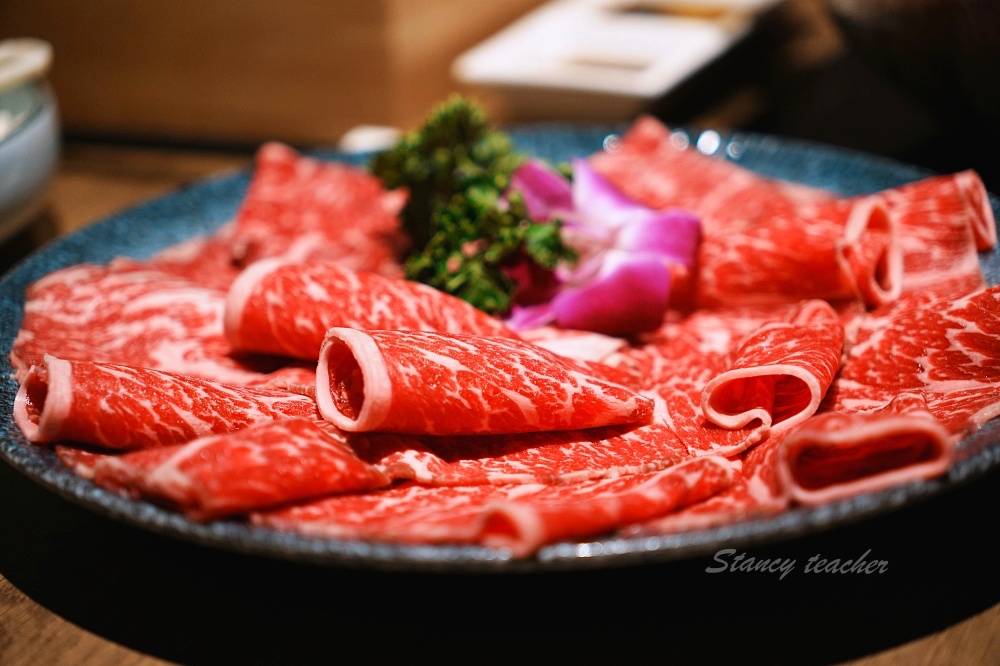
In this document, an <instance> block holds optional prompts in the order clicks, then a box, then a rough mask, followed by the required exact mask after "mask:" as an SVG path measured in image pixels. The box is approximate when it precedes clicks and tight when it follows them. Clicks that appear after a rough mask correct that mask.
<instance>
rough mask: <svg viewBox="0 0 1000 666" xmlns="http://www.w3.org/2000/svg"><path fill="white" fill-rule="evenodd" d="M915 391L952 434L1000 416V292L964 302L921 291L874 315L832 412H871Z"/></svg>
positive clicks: (838, 384) (835, 393)
mask: <svg viewBox="0 0 1000 666" xmlns="http://www.w3.org/2000/svg"><path fill="white" fill-rule="evenodd" d="M910 392H913V393H918V394H920V395H922V396H923V398H924V399H925V400H926V402H927V409H928V410H929V411H930V412H931V414H933V415H934V417H935V418H936V419H937V420H938V421H939V422H940V423H941V424H942V425H943V426H944V427H945V428H947V429H948V431H949V432H952V433H962V432H966V431H968V430H970V429H973V428H976V427H978V426H979V425H982V424H983V423H984V422H985V421H986V420H988V419H990V418H993V417H994V416H997V415H998V413H1000V287H989V288H986V289H981V290H979V291H976V292H973V293H971V294H968V295H966V296H964V297H961V298H958V299H954V298H952V297H946V298H939V297H936V296H935V295H934V294H933V293H931V292H926V293H925V292H917V293H914V294H909V295H907V296H906V297H905V298H903V299H901V300H900V301H899V302H898V303H896V304H894V305H893V306H892V307H887V308H885V309H883V310H881V311H879V312H876V313H873V314H872V316H871V317H869V318H868V319H866V320H865V321H864V322H862V324H861V325H860V326H859V328H858V336H857V340H856V342H855V343H854V345H853V346H852V347H851V349H850V351H849V353H848V354H847V355H846V357H845V361H844V365H843V368H842V369H841V371H840V375H839V376H838V378H837V380H836V381H835V382H834V385H833V386H832V387H831V391H830V396H829V400H828V401H827V402H828V404H826V405H824V407H825V408H826V409H828V410H831V411H849V412H853V411H861V410H870V409H873V408H875V407H878V406H883V405H886V404H888V402H889V401H890V400H891V399H892V398H893V397H895V396H896V395H898V394H900V393H910Z"/></svg>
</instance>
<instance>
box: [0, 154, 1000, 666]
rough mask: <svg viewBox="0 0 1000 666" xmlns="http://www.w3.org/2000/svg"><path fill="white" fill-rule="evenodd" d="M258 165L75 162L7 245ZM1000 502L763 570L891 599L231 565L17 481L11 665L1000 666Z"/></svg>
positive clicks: (643, 576)
mask: <svg viewBox="0 0 1000 666" xmlns="http://www.w3.org/2000/svg"><path fill="white" fill-rule="evenodd" d="M251 162H252V154H251V153H250V152H240V151H234V152H225V151H212V150H188V149H180V148H163V147H143V146H136V145H114V144H108V143H86V142H73V141H69V142H67V143H66V145H65V146H64V150H63V155H62V161H61V166H60V168H59V172H58V175H57V177H56V180H55V183H54V185H53V187H52V190H51V197H50V205H49V208H48V210H47V212H46V213H44V214H43V215H41V216H40V217H39V218H38V219H37V220H36V221H35V222H34V223H33V224H32V225H30V226H29V227H28V228H27V229H26V230H25V231H24V232H22V233H20V234H19V235H18V236H17V237H16V238H15V239H13V240H12V241H10V242H8V244H6V245H5V246H4V248H3V249H4V253H5V254H4V261H5V263H7V262H11V260H15V261H16V259H17V256H19V255H21V254H23V253H26V252H30V251H32V250H33V248H34V247H37V246H38V244H41V243H44V242H47V241H48V240H49V239H51V238H53V237H55V236H59V235H62V234H67V233H71V232H73V231H74V230H76V229H79V228H80V227H82V226H84V225H86V224H88V223H91V222H93V221H95V220H98V219H100V218H102V217H104V216H106V215H109V214H112V213H115V212H116V211H119V210H121V209H123V208H125V207H128V206H131V205H134V204H138V203H140V202H142V201H145V200H147V199H149V198H151V197H157V196H160V195H164V194H168V193H169V192H171V191H173V190H174V189H175V188H178V187H181V186H183V185H185V184H187V183H190V182H192V181H195V180H197V179H198V178H200V177H203V176H208V175H217V174H219V173H221V172H225V171H228V170H234V169H241V168H247V167H248V166H249V165H250V164H251ZM5 269H6V266H5ZM998 481H1000V478H997V475H996V474H992V477H989V478H986V479H980V480H978V481H976V482H974V483H972V484H971V485H969V486H968V487H963V488H960V489H958V490H956V491H953V492H951V493H949V494H948V495H947V496H946V497H944V498H940V499H935V500H933V501H931V502H926V503H925V506H923V505H922V506H917V507H911V508H908V509H905V510H903V511H901V512H897V513H895V514H892V515H889V516H886V517H883V518H881V519H877V520H873V521H865V522H864V523H863V524H861V525H858V526H853V527H851V526H849V527H846V528H841V529H838V530H834V531H833V532H831V533H829V534H821V535H815V536H813V537H807V538H804V539H800V540H795V541H792V542H789V543H783V544H776V545H771V546H769V547H767V548H761V549H754V550H753V551H752V553H753V554H754V555H757V556H759V557H767V556H771V557H779V556H780V557H783V558H784V557H796V558H798V559H799V562H800V563H802V562H804V561H805V560H807V559H808V557H809V556H811V555H812V554H815V553H821V552H825V553H838V554H845V555H846V554H851V555H852V556H856V555H858V554H860V553H862V552H864V551H865V550H870V551H871V552H872V555H871V556H870V557H876V556H880V557H882V558H884V559H887V560H889V561H890V563H891V575H887V576H885V577H883V578H882V579H879V580H873V579H868V580H863V581H859V580H837V581H820V580H818V579H817V580H809V579H808V578H803V577H797V578H795V579H791V578H790V579H785V580H778V579H776V578H775V577H773V576H769V577H768V579H767V580H764V579H763V578H761V577H760V576H757V577H756V578H754V577H753V575H749V576H747V575H744V576H742V577H741V576H740V575H739V574H735V573H734V574H732V575H729V576H709V575H707V574H706V573H705V568H706V567H708V566H710V565H711V564H712V560H711V558H710V557H708V556H706V557H704V558H695V560H694V561H687V562H677V563H665V564H659V565H641V566H635V567H625V568H623V569H620V570H611V571H601V570H596V571H575V572H554V573H549V574H544V575H523V574H519V575H515V576H508V575H496V574H486V575H459V576H455V575H446V574H437V573H424V574H408V573H405V572H391V571H390V572H378V571H354V570H338V569H337V568H336V567H323V566H317V565H307V564H296V563H289V562H277V561H270V560H267V559H263V558H257V557H251V556H245V555H239V554H235V553H228V552H217V551H215V550H212V549H209V548H205V547H203V546H198V545H195V544H188V543H184V542H180V541H176V540H172V539H169V538H167V537H162V536H158V535H154V534H151V533H146V532H144V531H142V530H139V529H135V528H132V527H129V526H126V525H122V524H117V523H116V522H114V521H112V520H111V519H108V518H105V517H103V516H98V515H96V514H94V513H92V512H90V511H88V510H86V509H83V508H81V507H78V506H75V505H73V504H72V503H71V502H68V501H66V500H64V499H62V498H60V497H57V496H56V495H54V494H52V493H50V492H48V491H46V490H44V489H43V488H41V487H40V486H38V485H37V484H35V483H34V482H33V481H31V480H30V479H27V478H26V477H24V476H22V475H21V474H20V473H18V472H17V471H15V470H13V469H12V468H11V467H10V466H9V465H6V464H0V507H2V510H0V663H3V664H5V665H8V664H9V665H11V666H15V665H22V664H24V665H27V664H107V663H116V664H154V663H164V662H167V663H185V664H192V663H219V662H220V661H222V662H227V661H229V660H235V661H236V662H238V663H313V662H319V661H328V660H330V659H333V658H336V656H337V655H338V654H341V655H342V654H343V652H344V651H345V650H346V651H348V652H350V653H352V654H357V651H358V650H364V651H365V652H366V653H367V654H370V655H373V656H374V655H381V656H382V657H384V658H385V659H387V660H389V662H392V661H401V660H402V659H405V658H407V655H409V656H411V657H412V656H413V655H420V654H423V655H424V656H434V657H435V658H436V659H439V660H440V661H442V662H447V661H449V659H454V660H456V661H460V660H463V659H468V660H469V661H475V662H479V663H499V661H501V660H503V658H505V657H506V658H509V657H510V655H512V654H513V655H516V654H518V653H522V651H524V652H526V653H534V654H553V655H557V656H561V657H565V658H567V659H568V658H572V657H577V658H582V657H584V656H586V657H595V656H596V657H598V658H607V659H616V661H619V662H620V663H625V660H626V659H629V658H632V657H634V658H635V660H637V661H639V660H648V659H656V660H657V661H660V660H668V659H671V658H673V659H681V660H691V659H698V660H699V661H700V662H702V663H712V662H714V661H715V657H718V658H719V659H720V660H728V659H740V658H741V657H744V658H747V660H749V661H753V659H752V658H751V657H753V656H754V655H755V654H759V655H760V656H763V657H765V658H766V661H767V662H768V663H775V664H778V663H796V664H808V663H852V664H865V665H872V666H874V665H879V666H882V665H888V664H907V665H911V664H940V663H962V664H995V663H1000V585H998V581H1000V578H998V574H997V568H996V567H995V565H994V564H993V563H992V558H991V557H989V555H988V553H990V552H992V550H991V548H992V534H993V532H994V531H995V518H994V517H993V516H992V513H993V512H994V510H995V508H996V507H997V506H998V505H1000V503H998V496H1000V492H998V490H1000V483H998ZM719 641H721V643H720V642H719ZM472 655H477V656H475V657H473V656H472ZM647 663H648V661H647Z"/></svg>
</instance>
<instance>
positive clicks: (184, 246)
mask: <svg viewBox="0 0 1000 666" xmlns="http://www.w3.org/2000/svg"><path fill="white" fill-rule="evenodd" d="M229 228H230V227H228V226H226V227H223V228H222V229H220V230H219V232H217V233H216V234H213V235H210V236H195V237H194V238H191V239H190V240H187V241H184V242H183V243H178V244H177V245H172V246H170V247H168V248H166V249H165V250H163V251H161V252H158V253H157V254H155V255H153V256H152V257H151V258H150V259H148V260H146V262H145V263H146V265H147V266H149V267H150V268H152V269H155V270H158V271H163V272H164V273H169V274H171V275H176V276H178V277H182V278H184V279H187V280H190V281H191V282H195V283H197V284H200V285H203V286H205V287H211V288H212V289H221V290H223V291H225V290H227V289H229V286H230V285H231V284H232V283H233V280H235V279H236V276H237V275H239V274H240V268H239V266H237V265H236V263H235V262H234V261H233V258H232V241H231V240H230V239H229V234H228V233H227V231H228V229H229Z"/></svg>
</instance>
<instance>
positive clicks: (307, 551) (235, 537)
mask: <svg viewBox="0 0 1000 666" xmlns="http://www.w3.org/2000/svg"><path fill="white" fill-rule="evenodd" d="M625 128H626V125H624V124H607V123H606V124H597V123H562V122H539V123H525V124H520V125H514V126H510V127H507V128H505V129H507V130H508V131H509V133H510V135H511V136H512V138H513V139H514V141H515V145H517V146H518V147H519V148H520V149H524V148H529V149H530V148H531V147H532V146H533V144H535V143H537V142H539V141H553V140H555V141H556V142H557V143H561V144H565V145H571V146H572V147H573V148H575V149H579V148H580V147H581V146H583V145H588V144H589V143H591V142H593V143H595V144H596V145H594V146H592V148H593V149H594V150H596V149H597V148H600V147H601V146H602V145H603V142H604V140H605V139H606V138H607V137H609V136H612V135H619V134H620V133H621V132H622V131H624V129H625ZM673 131H675V132H680V133H683V134H685V135H686V136H687V137H688V139H689V140H690V142H691V145H692V146H694V145H695V144H696V143H697V137H700V136H701V135H702V134H703V133H704V132H716V134H717V135H718V136H719V137H720V138H721V139H722V143H721V144H720V145H721V147H722V150H723V153H724V154H725V158H726V159H731V160H733V161H735V162H737V163H741V164H743V165H744V166H747V164H746V162H745V160H746V159H747V155H748V154H749V155H751V156H756V157H762V156H764V155H765V154H772V155H773V153H777V152H782V153H785V154H786V155H787V154H788V153H789V152H790V151H791V152H799V153H802V154H803V155H808V157H809V158H810V159H814V158H815V157H817V156H821V157H822V160H821V161H824V162H830V163H831V164H836V163H841V164H843V163H847V164H855V163H858V162H862V163H864V166H865V168H866V169H868V170H872V169H874V170H875V171H876V172H884V173H885V174H887V177H888V178H889V179H890V180H893V179H895V180H899V181H900V184H901V183H902V182H908V181H911V180H914V179H917V178H922V177H926V176H929V175H933V173H934V172H932V171H930V170H927V169H923V168H921V167H917V166H914V165H911V164H907V163H904V162H900V161H897V160H894V159H892V158H887V157H883V156H877V155H872V154H869V153H866V152H863V151H858V150H853V149H849V148H842V147H837V146H831V145H827V144H822V143H817V142H813V141H809V140H804V139H791V138H786V137H781V136H777V135H772V134H763V133H756V132H748V131H740V130H734V131H725V132H718V131H716V130H711V129H708V130H692V129H687V128H684V127H679V128H676V129H674V130H673ZM737 145H739V146H742V149H741V150H739V151H735V154H731V153H733V151H731V150H730V149H731V148H732V147H733V146H737ZM754 151H757V152H756V153H755V152H754ZM528 152H535V153H536V154H537V153H538V147H537V146H535V147H534V151H532V150H528ZM549 152H550V151H549V150H545V149H544V148H543V150H542V151H541V153H542V154H543V156H547V157H549V158H550V159H554V160H559V159H561V158H560V157H558V156H556V157H552V156H551V154H546V153H549ZM557 152H558V151H557ZM570 152H571V153H572V154H577V153H579V152H582V151H580V150H576V151H575V152H573V151H572V150H571V151H570ZM714 152H718V151H714ZM305 154H308V155H311V156H314V157H317V158H320V159H329V160H337V161H342V162H345V163H348V164H354V165H362V164H365V163H366V162H367V160H368V159H369V158H370V157H371V155H372V154H373V153H370V152H368V153H343V152H339V151H336V150H323V149H319V150H313V151H306V152H305ZM567 156H568V155H567ZM252 168H253V167H252V166H250V167H247V168H245V169H241V170H238V171H236V172H226V173H223V174H219V175H216V176H210V177H208V178H202V179H198V180H195V181H193V182H191V183H189V184H187V185H184V186H182V187H179V188H176V189H174V190H172V191H170V192H168V193H166V194H164V195H161V196H158V197H154V198H151V199H147V200H145V201H143V202H140V203H138V204H135V205H133V206H131V207H128V208H125V209H122V210H120V211H118V212H116V213H113V214H111V215H108V216H106V217H104V218H101V219H99V220H97V221H95V222H94V223H93V224H91V225H88V226H87V227H85V228H83V229H80V230H77V231H75V232H73V233H71V234H67V235H65V236H62V237H60V238H57V239H55V240H53V241H51V242H50V243H48V244H46V245H45V246H43V247H42V248H40V249H38V250H36V251H35V252H33V253H32V254H30V255H28V256H27V257H25V258H24V259H22V260H21V261H20V262H18V263H17V264H15V265H14V266H13V267H11V268H10V269H9V270H8V271H7V273H6V274H5V275H3V276H2V277H0V370H2V371H4V372H5V373H6V374H9V373H10V372H11V371H12V366H11V364H10V360H9V352H10V348H11V344H12V343H13V339H14V335H16V332H17V331H18V330H19V329H20V323H21V317H22V316H23V305H24V302H23V300H24V299H23V288H24V287H26V286H27V285H28V284H30V283H31V282H33V281H34V280H36V279H38V278H40V277H41V276H43V275H45V274H47V273H49V272H51V271H52V270H55V269H56V268H59V267H64V266H69V265H73V264H75V263H79V261H76V260H75V259H74V257H75V255H76V254H77V253H83V254H87V251H88V250H89V249H90V248H89V243H90V241H92V240H93V238H92V237H98V238H97V239H99V237H100V236H101V235H102V234H114V233H115V232H118V231H127V228H128V225H129V224H130V223H131V222H132V221H133V218H135V217H143V216H144V215H146V214H152V213H153V211H154V210H158V207H159V208H162V207H164V206H166V207H167V208H169V207H170V206H171V205H172V204H176V203H178V202H180V203H182V204H183V203H186V200H184V197H188V198H192V197H193V198H194V199H198V198H199V197H208V198H209V200H211V196H212V194H213V193H216V194H217V192H215V191H216V190H221V191H222V192H223V193H225V194H228V195H230V196H231V195H232V194H233V193H238V192H240V191H241V190H243V189H245V187H246V185H247V184H248V183H249V178H250V175H251V173H252ZM750 168H753V167H752V166H751V167H750ZM754 170H758V169H754ZM765 175H767V173H765ZM785 178H786V179H788V180H798V179H792V178H787V176H786V177H785ZM813 178H815V176H813V177H812V178H810V177H807V178H806V181H809V180H812V179H813ZM799 182H802V181H799ZM873 187H874V186H873ZM877 189H882V187H876V188H875V189H872V190H869V191H877ZM835 191H836V190H835ZM859 193H860V192H859ZM988 196H989V202H990V205H991V206H992V208H993V210H994V214H995V215H998V217H1000V214H998V213H1000V199H998V198H997V197H996V196H995V195H994V194H993V193H992V192H990V193H988ZM219 203H221V204H224V205H222V206H221V207H219V208H218V209H217V210H216V209H215V208H213V209H212V213H213V214H211V215H209V216H208V218H207V219H205V220H203V221H202V222H200V223H201V224H204V225H205V226H206V229H205V231H206V232H207V231H211V230H212V229H214V228H217V226H218V225H221V224H222V223H223V222H224V221H226V219H227V217H226V215H225V212H226V211H227V210H229V211H232V210H235V205H238V203H239V199H238V198H237V199H236V200H235V201H226V200H222V201H216V202H215V204H219ZM227 204H228V208H227ZM168 212H169V211H168ZM203 212H204V211H203ZM186 237H188V236H186ZM164 238H165V239H166V240H170V236H169V235H167V236H165V237H164ZM129 239H130V237H128V236H127V237H126V238H125V239H124V240H123V241H121V242H122V243H124V244H125V245H129V244H130V240H129ZM157 240H158V241H159V242H161V243H162V242H163V241H164V239H157ZM181 240H183V238H182V239H181ZM155 242H157V241H154V243H155ZM178 242H179V241H178ZM168 245H169V243H168ZM166 246H167V245H161V247H160V248H159V249H163V248H164V247H166ZM155 249H156V248H153V251H155ZM62 253H68V256H69V257H70V258H64V259H63V260H62V261H56V260H57V259H58V258H59V256H60V254H62ZM998 253H1000V250H997V249H994V250H993V251H992V252H991V253H980V263H981V264H982V263H983V260H984V257H985V256H987V255H989V256H993V257H994V258H996V255H997V254H998ZM139 254H140V255H141V254H142V253H139ZM144 256H148V255H144ZM137 258H140V259H141V258H143V256H137ZM50 260H52V261H55V264H56V265H55V266H51V265H48V264H47V263H46V262H47V261H50ZM994 281H995V280H994ZM12 289H19V290H20V291H21V294H20V312H19V316H18V317H17V320H16V323H12V320H11V314H12V311H16V310H17V308H16V307H15V306H16V304H15V303H11V302H10V301H11V298H12V297H14V296H15V294H13V293H10V290H12ZM16 300H17V298H15V301H16ZM9 333H10V335H8V334H9ZM16 388H17V384H16V382H14V380H13V377H12V376H8V377H7V378H6V379H4V380H3V383H2V386H0V395H3V396H4V404H3V405H2V406H0V419H2V420H3V426H4V427H3V429H2V431H0V458H3V459H4V460H5V462H6V463H7V464H9V465H11V466H12V467H13V468H14V469H16V470H17V471H19V472H20V473H22V474H24V475H26V476H27V477H28V478H30V479H32V480H33V481H35V482H36V483H39V484H40V485H41V486H43V487H44V488H46V489H48V490H49V491H51V492H54V493H56V494H57V495H59V496H61V497H62V498H63V499H65V500H66V501H70V502H72V503H74V504H77V505H79V506H83V507H85V508H87V509H89V510H91V511H94V512H96V513H98V514H100V515H103V516H105V517H107V518H110V519H112V520H114V521H118V522H122V523H126V524H129V525H132V526H133V527H138V528H141V529H145V530H147V531H150V532H154V533H157V534H161V535H164V536H167V537H171V538H176V539H181V540H186V541H191V542H195V543H198V544H200V545H203V546H210V547H215V548H220V549H223V550H229V551H234V552H240V553H244V554H249V555H257V556H265V557H271V558H278V559H285V560H291V561H302V562H309V563H313V564H322V565H330V566H344V567H349V568H364V569H372V570H392V571H413V572H457V571H461V572H477V573H515V572H535V571H556V570H570V569H572V570H578V569H588V568H612V567H620V566H632V565H638V564H649V563H666V562H672V561H679V560H688V559H690V558H693V557H696V556H700V555H704V554H706V553H710V552H712V550H713V549H716V550H717V549H718V548H719V547H721V546H722V544H725V547H743V548H746V547H750V546H754V545H761V544H770V543H776V542H781V541H786V540H789V539H795V538H799V537H803V536H808V535H810V534H815V533H818V532H823V531H826V530H830V529H834V528H838V527H842V526H847V525H849V524H853V523H857V522H859V521H864V520H869V519H872V518H875V517H877V516H881V515H885V514H888V513H891V512H893V511H896V510H898V509H901V508H904V507H908V506H911V505H915V504H918V503H921V502H924V501H927V500H930V499H933V498H934V497H937V496H939V495H941V494H943V493H945V492H948V491H950V490H952V489H954V488H957V487H959V486H961V485H964V484H966V483H968V482H971V481H974V480H976V479H979V478H981V477H984V476H986V475H987V474H988V473H990V472H992V471H994V470H996V469H997V468H998V467H1000V417H997V418H994V419H992V420H990V421H989V422H987V423H985V424H983V425H982V426H981V427H979V428H978V429H976V430H975V431H974V432H973V433H972V434H970V435H969V436H967V437H965V438H963V440H962V442H961V444H960V450H961V451H963V452H964V453H963V456H962V457H961V458H960V459H959V460H958V461H957V462H956V463H954V464H953V465H952V466H951V468H950V469H949V471H948V472H947V473H946V474H945V475H943V476H941V477H936V478H934V479H927V480H918V481H912V482H909V483H904V484H900V485H898V486H894V487H892V488H888V489H884V490H880V491H876V492H871V493H863V494H859V495H855V496H852V497H849V498H845V499H842V500H837V501H834V502H830V503H827V504H823V505H820V506H817V507H794V508H790V509H787V510H785V511H783V512H782V513H780V514H778V515H776V516H772V517H766V518H754V519H749V520H745V521H741V522H737V523H731V524H726V525H721V526H716V527H711V528H707V529H701V530H694V531H687V532H679V533H675V534H665V535H643V536H629V537H617V536H608V537H604V538H596V539H592V540H585V541H561V542H557V543H552V544H548V545H546V546H543V547H542V548H541V549H540V550H539V551H537V552H536V554H535V555H534V556H532V557H529V558H516V557H514V556H512V555H511V553H510V551H509V550H507V549H504V548H491V547H486V546H476V545H456V544H405V543H390V542H379V541H373V540H356V539H331V538H325V537H311V536H306V535H303V534H299V533H292V532H282V531H279V530H275V529H272V528H267V527H262V526H254V525H250V524H248V523H245V522H237V521H216V522H213V523H197V522H194V521H191V520H189V519H187V518H185V517H183V516H182V515H181V514H178V513H175V512H172V511H169V510H168V509H164V508H161V507H159V506H156V505H154V504H152V503H149V502H146V501H142V500H133V499H129V498H125V497H122V496H120V495H117V494H115V493H112V492H109V491H106V490H103V489H101V488H98V487H97V486H96V485H94V484H93V483H92V482H90V481H88V480H86V479H84V478H83V477H80V476H78V475H76V474H75V473H74V472H72V471H71V470H69V468H66V467H65V466H63V465H62V464H61V463H59V462H58V460H57V459H56V458H55V455H54V453H53V452H52V450H51V448H47V447H43V446H37V445H33V444H31V443H29V442H27V440H26V439H24V437H23V434H22V433H21V432H20V430H19V429H18V428H17V426H16V424H14V422H13V418H12V403H13V395H14V394H15V393H16Z"/></svg>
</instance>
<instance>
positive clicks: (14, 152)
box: [0, 39, 59, 243]
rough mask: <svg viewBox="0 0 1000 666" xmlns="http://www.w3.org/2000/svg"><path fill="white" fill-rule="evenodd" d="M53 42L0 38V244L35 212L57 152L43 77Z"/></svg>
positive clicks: (51, 101)
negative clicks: (49, 43)
mask: <svg viewBox="0 0 1000 666" xmlns="http://www.w3.org/2000/svg"><path fill="white" fill-rule="evenodd" d="M50 61H51V47H50V46H49V45H48V44H47V43H45V42H42V41H39V40H36V39H8V40H4V41H2V42H0V243H3V242H4V241H5V240H6V239H7V238H8V237H9V236H11V235H12V234H14V232H16V231H18V230H20V229H21V228H22V227H23V226H25V225H26V224H27V223H29V222H30V221H31V220H32V219H33V217H34V216H35V215H37V214H38V213H39V212H40V210H41V208H42V206H43V205H44V203H45V196H46V192H47V190H48V186H49V183H50V182H51V180H52V177H53V175H54V173H55V169H56V163H57V161H58V157H59V114H58V110H57V107H56V100H55V96H54V95H53V93H52V90H51V88H50V87H49V84H48V81H47V80H46V78H45V76H46V74H47V72H48V68H49V63H50Z"/></svg>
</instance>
